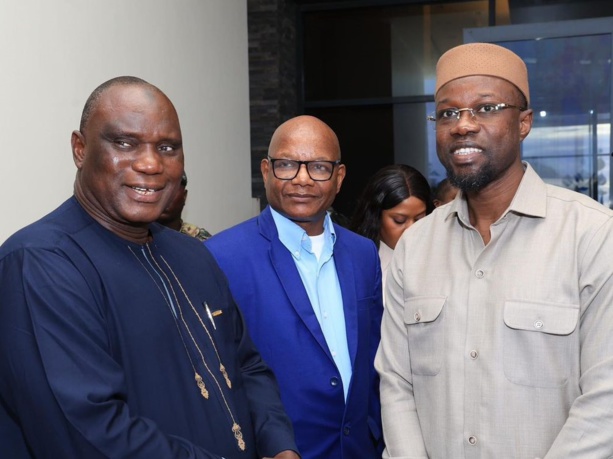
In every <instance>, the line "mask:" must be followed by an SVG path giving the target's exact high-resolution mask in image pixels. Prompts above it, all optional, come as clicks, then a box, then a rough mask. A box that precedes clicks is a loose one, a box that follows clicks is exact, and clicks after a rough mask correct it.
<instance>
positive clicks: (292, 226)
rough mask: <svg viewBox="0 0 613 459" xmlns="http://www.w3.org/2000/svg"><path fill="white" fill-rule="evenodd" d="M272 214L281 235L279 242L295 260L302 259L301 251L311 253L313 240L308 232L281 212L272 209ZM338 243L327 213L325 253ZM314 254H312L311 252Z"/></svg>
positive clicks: (325, 221) (325, 218) (325, 220)
mask: <svg viewBox="0 0 613 459" xmlns="http://www.w3.org/2000/svg"><path fill="white" fill-rule="evenodd" d="M270 213H271V215H272V218H273V220H274V222H275V226H276V227H277V233H279V240H280V241H281V243H282V244H283V245H284V246H285V247H286V248H287V250H289V251H290V253H291V254H292V256H294V258H300V251H301V249H304V250H306V251H308V252H311V239H310V238H309V235H308V234H307V232H306V231H305V230H304V229H302V228H301V227H300V226H298V225H297V224H296V223H294V222H293V221H291V220H290V219H289V218H287V217H285V216H283V215H281V214H280V213H279V212H277V211H276V210H274V209H273V208H272V207H271V208H270ZM335 243H336V231H335V230H334V225H333V224H332V219H331V218H330V215H329V214H328V213H327V212H326V216H325V217H324V252H325V251H326V250H327V249H329V250H330V251H332V247H333V246H334V244H335ZM311 253H312V252H311Z"/></svg>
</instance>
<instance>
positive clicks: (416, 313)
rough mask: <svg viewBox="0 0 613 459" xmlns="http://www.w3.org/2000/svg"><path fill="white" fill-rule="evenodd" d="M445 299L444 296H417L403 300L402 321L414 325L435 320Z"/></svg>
mask: <svg viewBox="0 0 613 459" xmlns="http://www.w3.org/2000/svg"><path fill="white" fill-rule="evenodd" d="M446 301H447V297H446V296H428V297H425V296H418V297H412V298H409V299H407V300H405V301H404V323H405V324H407V325H414V324H421V323H424V322H425V323H427V322H432V321H434V320H436V318H437V317H438V316H439V315H440V314H441V311H442V310H443V306H444V305H445V302H446Z"/></svg>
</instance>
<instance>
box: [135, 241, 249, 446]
mask: <svg viewBox="0 0 613 459" xmlns="http://www.w3.org/2000/svg"><path fill="white" fill-rule="evenodd" d="M145 247H146V248H147V252H145V250H144V249H143V257H144V258H145V259H146V260H147V262H148V263H149V264H150V266H151V268H152V270H154V272H155V273H156V274H157V275H158V277H160V280H161V281H162V284H163V285H164V288H165V289H166V294H164V292H163V291H162V289H161V288H160V286H159V284H158V282H156V281H155V278H154V277H153V275H152V274H151V272H150V271H149V269H147V267H146V266H145V265H144V264H143V262H142V261H141V260H140V258H139V257H138V256H137V255H136V253H134V251H133V250H132V248H131V247H130V246H128V248H129V249H130V252H131V253H132V255H134V257H135V258H136V259H137V260H138V262H139V263H140V264H141V266H142V267H143V269H144V270H145V271H146V272H147V274H148V275H149V277H150V278H151V280H152V281H153V283H154V284H155V285H156V287H157V288H158V290H159V291H160V294H161V295H162V297H163V298H164V301H165V302H166V304H167V306H168V308H169V310H170V312H171V314H172V317H173V318H174V322H175V326H176V327H177V332H178V334H179V337H180V338H181V342H182V343H183V347H184V348H185V352H186V353H187V357H188V359H189V362H190V365H191V367H192V369H193V371H194V379H195V381H196V385H197V386H198V389H199V391H200V394H201V395H202V397H203V398H205V399H207V400H208V398H209V391H208V389H207V388H206V385H205V383H204V380H203V379H202V376H200V374H198V371H197V370H196V366H195V364H194V361H193V360H192V357H191V354H190V352H189V349H188V347H187V343H186V342H185V337H184V333H183V332H182V331H181V330H182V327H181V325H182V326H183V329H185V331H186V332H187V334H188V336H189V338H190V340H191V342H192V343H193V345H194V347H195V348H196V350H197V351H198V354H199V355H200V359H201V361H202V364H203V365H204V368H205V369H206V371H207V373H208V374H209V375H210V377H211V378H212V380H213V381H214V382H215V385H216V386H217V389H218V391H219V394H220V395H221V398H222V400H223V402H224V405H225V407H226V410H227V411H228V414H229V415H230V419H231V420H232V433H233V434H234V438H235V439H236V442H237V444H238V447H239V449H240V450H241V451H244V450H245V449H246V445H245V441H244V439H243V433H242V431H241V426H240V425H239V424H238V423H237V422H236V419H235V417H234V414H233V413H232V409H231V408H230V405H229V404H228V401H227V399H226V396H225V395H224V392H223V389H222V388H221V385H220V383H219V380H218V379H217V377H216V376H215V374H214V373H213V371H212V370H211V368H210V367H209V364H208V363H207V361H206V358H205V356H204V353H203V352H202V349H200V346H199V345H198V342H197V341H196V338H195V337H194V335H193V333H192V330H191V329H190V326H189V324H188V323H187V320H186V319H185V316H184V313H183V307H182V306H181V303H180V301H179V297H178V296H177V293H176V291H175V289H174V287H173V283H172V281H171V279H170V277H169V276H168V274H166V271H164V269H162V267H161V266H160V264H159V263H158V261H157V260H156V258H155V256H154V255H153V252H152V251H151V247H150V245H149V243H147V244H145ZM147 253H148V256H147ZM159 258H160V259H161V260H162V262H163V263H164V265H165V266H166V268H167V269H168V271H170V273H171V274H172V277H173V278H174V280H175V282H176V284H177V285H178V286H179V289H180V290H181V293H182V294H183V297H184V298H185V300H186V301H187V303H188V304H189V306H190V308H191V310H192V312H193V313H194V315H195V316H196V317H197V319H198V322H199V323H200V325H201V327H202V328H203V329H204V331H205V333H206V335H207V336H208V338H209V340H210V342H211V344H212V346H213V349H214V350H215V355H216V357H217V360H218V362H219V372H220V373H221V375H222V376H223V378H224V380H225V382H226V385H227V386H228V389H232V382H231V381H230V378H229V376H228V373H227V371H226V368H225V366H224V365H223V363H222V360H221V356H220V355H219V352H218V350H217V346H216V345H215V341H214V340H213V337H212V335H211V333H210V331H209V328H208V327H207V325H206V324H205V322H204V321H203V320H202V317H201V315H200V313H199V312H198V310H197V309H196V308H195V307H194V304H193V303H192V301H191V299H190V298H189V296H188V295H187V292H186V291H185V289H184V288H183V284H181V281H179V278H178V277H177V275H176V274H175V272H174V270H173V269H172V268H171V267H170V264H169V263H168V262H167V261H166V259H165V258H164V257H163V256H162V255H159ZM152 262H153V264H151V263H152ZM154 265H155V266H154ZM162 276H163V277H162ZM164 279H165V281H164ZM166 285H168V287H166ZM168 288H170V292H169V291H168ZM173 298H174V304H176V306H177V307H176V310H175V308H174V307H173V306H172V304H173ZM206 307H208V306H206ZM177 312H178V314H177Z"/></svg>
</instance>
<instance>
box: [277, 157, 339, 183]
mask: <svg viewBox="0 0 613 459" xmlns="http://www.w3.org/2000/svg"><path fill="white" fill-rule="evenodd" d="M267 158H268V161H270V163H271V164H272V173H273V174H274V176H275V177H276V178H278V179H279V180H294V179H295V178H296V176H297V175H298V172H299V171H300V167H301V166H302V165H303V164H304V165H305V166H306V170H307V173H308V174H309V177H311V180H314V181H316V182H325V181H327V180H330V179H331V178H332V174H333V173H334V167H335V166H338V165H339V164H340V163H341V161H340V160H336V161H295V160H293V159H283V158H271V157H270V156H267Z"/></svg>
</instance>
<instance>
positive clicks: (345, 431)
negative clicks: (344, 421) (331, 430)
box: [343, 426, 351, 435]
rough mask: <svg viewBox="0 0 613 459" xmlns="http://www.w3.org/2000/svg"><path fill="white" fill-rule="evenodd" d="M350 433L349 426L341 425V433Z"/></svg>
mask: <svg viewBox="0 0 613 459" xmlns="http://www.w3.org/2000/svg"><path fill="white" fill-rule="evenodd" d="M350 433H351V427H349V426H345V427H343V434H345V435H349V434H350Z"/></svg>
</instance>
